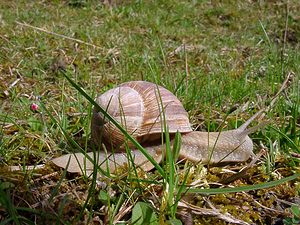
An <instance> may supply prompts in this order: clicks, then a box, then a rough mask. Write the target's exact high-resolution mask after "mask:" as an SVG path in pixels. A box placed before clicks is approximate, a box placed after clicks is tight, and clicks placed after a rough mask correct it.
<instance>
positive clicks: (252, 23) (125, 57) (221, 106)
mask: <svg viewBox="0 0 300 225" xmlns="http://www.w3.org/2000/svg"><path fill="white" fill-rule="evenodd" d="M299 12H300V4H299V1H298V0H290V1H287V0H286V1H271V0H269V1H268V0H266V1H263V0H260V1H252V0H249V1H183V0H182V1H181V0H180V1H175V0H166V1H159V0H158V1H152V0H150V1H138V0H137V1H129V0H128V1H121V0H120V1H104V2H102V1H96V0H91V1H88V0H86V1H85V0H65V1H59V0H53V1H47V0H40V1H25V0H24V1H23V0H19V1H5V0H0V103H1V104H0V165H1V167H0V182H1V183H0V196H1V197H0V221H2V222H1V224H9V223H14V224H35V223H36V224H41V223H42V222H43V223H46V224H53V223H57V224H60V223H61V224H72V223H73V224H78V223H79V221H80V222H81V223H83V224H102V223H116V222H117V221H124V223H134V222H136V224H146V222H147V221H148V222H149V221H151V220H152V224H154V223H169V224H180V223H186V224H191V223H192V222H194V223H195V224H228V223H230V222H231V223H236V224H243V223H244V224H276V223H277V224H282V223H285V224H293V223H294V224H296V223H297V222H299V218H300V212H299V211H300V210H299V202H300V199H299V191H300V187H299V180H293V181H290V182H287V183H283V184H280V185H277V186H276V187H273V188H272V189H261V190H257V191H251V192H238V193H221V194H217V195H211V196H209V197H203V196H202V195H195V194H186V195H184V197H183V198H182V199H181V200H180V202H179V203H181V204H178V205H176V204H175V205H176V207H174V205H172V204H164V202H163V200H164V196H166V194H167V195H168V192H167V190H168V189H167V188H166V183H165V181H164V179H163V178H161V177H160V176H159V174H157V172H156V171H153V173H151V174H145V173H142V172H140V174H139V176H138V178H135V179H131V178H132V177H130V176H126V177H125V178H124V177H123V178H119V177H114V178H111V179H109V180H108V181H107V180H106V181H105V182H98V183H97V184H96V181H95V179H94V180H92V181H91V180H89V179H86V178H84V177H80V176H76V175H71V174H65V172H62V171H59V170H58V169H57V168H55V167H54V166H53V165H51V164H49V160H50V159H51V158H53V157H55V156H59V155H61V154H64V153H66V152H68V151H72V150H74V149H73V148H72V145H70V144H68V142H67V141H66V138H65V135H64V134H63V132H62V130H63V131H65V133H66V134H67V135H68V136H70V137H71V138H72V139H73V140H75V141H76V142H78V143H79V144H80V146H82V147H83V148H88V146H89V138H90V116H91V109H92V107H91V104H90V103H89V102H88V101H87V100H85V98H84V97H83V96H82V95H81V94H80V93H79V92H78V91H77V90H76V89H75V88H74V87H72V85H70V84H69V83H68V81H67V80H66V79H65V77H64V76H63V75H62V74H61V73H60V70H66V71H68V74H69V75H70V76H71V77H72V79H73V80H75V81H76V82H77V83H78V84H79V85H80V86H82V87H83V88H84V89H85V90H86V92H87V93H89V94H90V95H91V96H92V97H94V96H96V94H97V93H103V92H104V91H106V90H108V89H109V88H111V87H113V86H115V85H117V84H120V83H122V82H125V81H130V80H147V81H151V82H155V83H157V84H159V85H162V86H164V87H166V88H168V89H169V90H171V91H172V92H173V93H174V94H175V95H176V96H177V97H178V98H179V99H180V100H181V101H182V102H183V105H184V107H185V108H186V109H187V111H188V112H189V115H190V119H191V122H192V124H193V126H194V128H195V129H197V130H211V131H214V130H218V129H220V126H222V125H225V127H224V128H222V129H232V128H234V127H237V126H238V125H240V124H241V123H242V122H243V121H245V120H246V119H247V118H249V117H250V116H251V115H252V114H254V113H255V112H256V111H258V110H259V109H261V108H263V107H266V106H268V105H270V103H271V100H272V98H273V97H274V96H275V95H276V93H278V91H279V90H280V88H281V87H283V90H282V91H281V92H280V93H279V95H278V96H277V98H276V99H277V101H276V103H275V104H273V105H272V107H271V108H270V110H269V111H268V113H267V116H266V118H264V119H263V120H267V119H269V120H270V121H271V122H270V126H268V127H266V128H265V129H263V130H262V131H260V132H257V133H255V134H254V135H252V138H253V139H254V141H255V144H256V146H255V150H256V153H257V152H259V150H260V149H262V148H263V149H265V150H266V153H265V154H264V155H263V156H262V157H261V158H260V159H259V160H258V161H257V162H256V163H255V166H254V167H252V168H251V169H250V170H249V171H248V174H247V176H244V177H242V178H239V179H237V180H235V181H233V182H231V183H230V184H229V185H230V186H231V187H232V186H242V185H246V184H248V185H254V184H259V183H265V182H268V181H273V180H278V179H280V178H283V177H288V176H290V175H292V174H295V173H299V158H300V157H299V154H300V147H299V140H300V131H299V124H300V116H299V113H300V104H299V102H300V100H299V99H300V91H299V87H300V86H299V85H300V83H299V72H300V63H299V62H300V54H299V46H300V44H299V41H300V14H299ZM286 78H288V79H287V80H286ZM284 81H286V82H285V83H284ZM283 83H284V85H283ZM41 102H43V104H44V105H45V108H46V110H47V111H48V112H49V113H50V115H52V116H53V118H54V120H53V119H51V117H50V116H49V114H47V112H46V111H45V108H43V107H41ZM33 103H34V104H36V105H37V107H38V109H37V110H32V104H33ZM224 121H225V122H224ZM44 163H46V167H44V168H43V169H41V170H37V171H26V170H25V167H21V171H19V172H11V171H9V169H8V168H9V166H12V165H21V166H25V165H38V164H44ZM186 165H187V164H185V165H176V166H177V167H178V171H177V172H178V174H179V175H178V177H179V178H178V179H179V181H178V182H179V183H180V182H186V183H187V184H192V183H193V182H195V181H198V182H200V184H201V185H202V187H207V188H208V187H219V186H215V184H216V183H221V181H222V180H223V179H225V178H226V177H228V176H230V175H231V173H233V172H237V171H239V169H241V168H242V166H244V165H245V164H244V165H230V166H226V167H224V168H218V167H216V168H210V169H209V170H206V168H203V167H202V166H201V165H190V166H189V168H190V169H189V170H188V171H189V172H187V173H183V174H186V176H183V175H182V173H180V171H182V170H184V169H185V168H186ZM22 168H23V169H22ZM230 171H231V172H230ZM136 180H139V182H136ZM142 180H146V181H147V182H144V183H142V186H139V185H140V181H142ZM199 180H200V181H199ZM155 181H159V182H155ZM104 183H106V185H104ZM137 183H138V184H137ZM197 184H198V185H199V183H197ZM101 185H102V186H101ZM103 185H104V186H103ZM201 185H200V186H201ZM224 186H226V185H224ZM174 193H178V190H175V191H174ZM179 193H180V192H179ZM177 196H178V195H177ZM180 197H181V195H180ZM177 200H178V199H177ZM183 201H184V202H185V203H183ZM169 203H170V202H169ZM177 203H178V202H177ZM184 204H191V205H190V206H189V207H187V205H184ZM192 207H194V208H192ZM204 209H210V211H209V212H206V211H205V210H204ZM205 213H206V214H205ZM214 213H216V214H214ZM225 213H230V216H228V214H225ZM144 215H151V216H150V217H147V216H145V217H144ZM226 215H227V216H228V217H226ZM222 216H223V217H222ZM225 217H226V218H225ZM230 219H232V221H230Z"/></svg>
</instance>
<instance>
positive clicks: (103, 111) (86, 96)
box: [62, 71, 165, 177]
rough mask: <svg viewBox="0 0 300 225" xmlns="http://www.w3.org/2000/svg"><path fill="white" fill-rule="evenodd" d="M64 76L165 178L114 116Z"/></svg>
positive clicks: (161, 171) (150, 157)
mask: <svg viewBox="0 0 300 225" xmlns="http://www.w3.org/2000/svg"><path fill="white" fill-rule="evenodd" d="M62 74H63V75H64V76H65V78H66V79H67V80H68V81H69V82H70V83H71V85H72V86H73V87H74V88H75V89H77V91H79V92H80V94H82V95H83V96H84V97H85V98H86V99H87V100H88V101H89V102H90V103H91V104H93V105H94V107H95V108H96V109H97V110H98V111H100V112H101V113H103V115H105V117H106V118H107V119H109V121H110V122H111V123H112V124H114V125H115V126H116V127H117V128H118V129H119V130H120V131H121V132H122V133H123V134H124V136H125V137H126V138H127V139H128V140H129V141H131V143H133V144H134V145H135V147H136V148H137V149H138V150H139V151H141V152H142V154H143V155H144V156H145V157H146V158H147V159H148V160H149V161H150V162H151V163H152V164H153V166H154V167H155V168H156V169H157V171H158V172H159V173H160V174H161V175H162V176H163V177H164V176H165V172H164V171H163V169H162V168H161V166H160V165H159V164H158V163H157V162H156V161H155V160H154V159H153V157H152V156H151V155H150V154H149V153H148V152H147V151H146V150H145V149H144V148H143V147H142V146H141V145H140V144H139V143H138V142H137V141H136V140H135V139H134V138H133V137H132V136H131V135H129V134H128V133H127V132H126V130H125V129H124V128H123V127H122V126H121V125H120V124H119V123H118V121H116V120H115V119H114V118H113V117H112V116H110V115H109V114H108V113H107V112H106V111H105V110H104V109H103V108H102V107H101V106H99V105H98V104H97V102H95V101H94V99H92V98H91V97H90V96H89V95H88V94H87V93H86V92H85V91H84V90H83V89H82V88H81V87H79V86H78V85H77V84H76V83H75V82H74V81H73V80H72V79H71V78H70V77H69V76H68V75H67V74H66V73H65V72H63V71H62Z"/></svg>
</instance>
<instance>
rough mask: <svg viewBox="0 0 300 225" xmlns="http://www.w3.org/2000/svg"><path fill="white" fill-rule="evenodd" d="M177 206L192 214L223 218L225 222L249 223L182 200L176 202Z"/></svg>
mask: <svg viewBox="0 0 300 225" xmlns="http://www.w3.org/2000/svg"><path fill="white" fill-rule="evenodd" d="M178 207H181V208H186V209H189V210H190V212H191V213H192V214H196V215H202V216H213V217H216V218H218V219H220V220H223V221H225V222H228V223H232V224H239V225H249V223H247V222H245V221H243V220H239V219H236V218H234V217H233V216H232V215H230V214H229V213H225V214H222V213H221V212H219V210H217V209H206V208H200V207H197V206H194V205H192V204H190V203H188V202H186V201H183V200H181V201H180V202H179V203H178Z"/></svg>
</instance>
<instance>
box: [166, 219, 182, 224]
mask: <svg viewBox="0 0 300 225" xmlns="http://www.w3.org/2000/svg"><path fill="white" fill-rule="evenodd" d="M168 223H169V224H171V225H182V222H181V221H180V220H178V219H170V220H169V221H168Z"/></svg>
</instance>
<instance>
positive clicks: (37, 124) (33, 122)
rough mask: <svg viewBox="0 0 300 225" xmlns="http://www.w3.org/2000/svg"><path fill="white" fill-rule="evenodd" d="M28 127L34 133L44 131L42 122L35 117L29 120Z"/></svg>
mask: <svg viewBox="0 0 300 225" xmlns="http://www.w3.org/2000/svg"><path fill="white" fill-rule="evenodd" d="M28 125H29V126H30V128H31V129H32V131H41V130H42V123H41V121H40V120H39V119H37V118H35V117H30V118H29V119H28Z"/></svg>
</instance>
